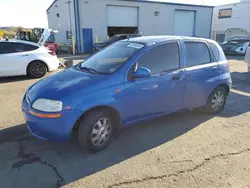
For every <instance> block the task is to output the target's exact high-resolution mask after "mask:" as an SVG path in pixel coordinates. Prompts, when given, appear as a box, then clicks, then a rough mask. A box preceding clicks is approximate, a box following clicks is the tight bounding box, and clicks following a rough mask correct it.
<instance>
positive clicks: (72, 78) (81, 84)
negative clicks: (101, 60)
mask: <svg viewBox="0 0 250 188" xmlns="http://www.w3.org/2000/svg"><path fill="white" fill-rule="evenodd" d="M104 77H106V75H97V74H90V73H87V72H83V71H81V70H77V69H76V68H74V67H72V68H69V69H66V70H64V71H61V72H58V73H56V74H54V75H51V76H49V77H47V78H44V79H42V80H40V81H39V82H37V83H36V84H34V85H33V86H31V88H30V89H29V90H28V92H27V95H28V98H29V100H30V102H31V103H33V102H34V101H35V100H37V99H38V98H46V99H53V100H63V99H64V98H65V97H67V96H69V95H70V94H72V93H74V92H78V93H79V94H80V93H82V92H85V91H86V89H87V88H89V87H91V86H93V85H94V84H96V83H97V82H102V81H104V80H105V78H104Z"/></svg>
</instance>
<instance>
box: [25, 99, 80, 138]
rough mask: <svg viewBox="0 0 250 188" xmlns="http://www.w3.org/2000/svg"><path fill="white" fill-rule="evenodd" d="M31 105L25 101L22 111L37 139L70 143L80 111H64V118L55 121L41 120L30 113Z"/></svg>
mask: <svg viewBox="0 0 250 188" xmlns="http://www.w3.org/2000/svg"><path fill="white" fill-rule="evenodd" d="M29 110H32V111H35V112H38V113H42V112H39V111H36V110H34V109H31V106H30V104H28V103H27V102H26V100H23V103H22V111H23V114H24V118H25V121H26V123H27V126H28V129H29V131H30V132H31V133H32V134H33V135H34V136H35V137H37V138H40V139H44V140H51V141H68V140H70V139H71V134H72V129H73V127H74V125H75V123H76V121H77V120H78V118H79V117H80V116H81V114H82V112H81V111H80V110H64V111H62V112H61V114H62V117H60V118H54V119H45V118H39V117H36V116H34V115H31V114H30V113H29Z"/></svg>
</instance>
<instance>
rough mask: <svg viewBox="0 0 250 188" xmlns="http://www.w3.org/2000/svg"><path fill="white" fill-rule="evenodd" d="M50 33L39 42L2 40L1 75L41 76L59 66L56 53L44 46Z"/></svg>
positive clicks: (0, 43)
mask: <svg viewBox="0 0 250 188" xmlns="http://www.w3.org/2000/svg"><path fill="white" fill-rule="evenodd" d="M49 35H50V34H48V33H47V34H45V35H43V37H42V39H41V40H40V41H39V43H38V44H37V43H33V42H27V41H21V40H9V41H5V40H2V41H0V77H5V76H19V75H28V76H30V77H33V78H41V77H43V76H44V75H45V74H46V73H47V72H50V71H53V70H56V69H57V68H58V67H59V60H58V58H57V56H56V55H55V54H53V53H52V52H50V51H49V50H48V49H47V48H45V47H44V42H45V41H46V39H47V37H49Z"/></svg>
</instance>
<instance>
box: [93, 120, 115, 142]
mask: <svg viewBox="0 0 250 188" xmlns="http://www.w3.org/2000/svg"><path fill="white" fill-rule="evenodd" d="M110 131H111V124H110V120H109V119H108V118H106V117H104V118H102V119H100V120H99V121H97V123H96V124H95V126H94V127H93V130H92V133H91V141H92V144H94V145H95V146H97V147H100V146H102V145H103V144H105V142H106V141H107V140H108V138H109V136H110Z"/></svg>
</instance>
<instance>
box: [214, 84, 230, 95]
mask: <svg viewBox="0 0 250 188" xmlns="http://www.w3.org/2000/svg"><path fill="white" fill-rule="evenodd" d="M218 87H222V88H224V89H225V90H226V92H227V95H229V93H230V87H229V85H228V84H220V85H218V86H217V87H216V88H215V89H217V88H218ZM215 89H214V90H215ZM214 90H213V91H214Z"/></svg>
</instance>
